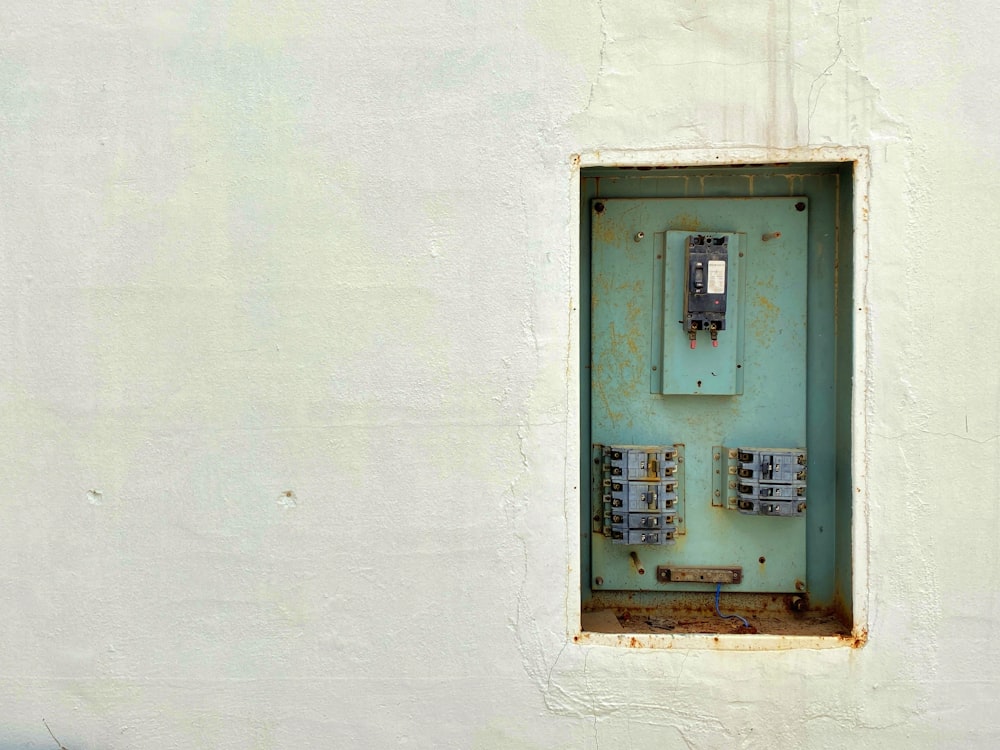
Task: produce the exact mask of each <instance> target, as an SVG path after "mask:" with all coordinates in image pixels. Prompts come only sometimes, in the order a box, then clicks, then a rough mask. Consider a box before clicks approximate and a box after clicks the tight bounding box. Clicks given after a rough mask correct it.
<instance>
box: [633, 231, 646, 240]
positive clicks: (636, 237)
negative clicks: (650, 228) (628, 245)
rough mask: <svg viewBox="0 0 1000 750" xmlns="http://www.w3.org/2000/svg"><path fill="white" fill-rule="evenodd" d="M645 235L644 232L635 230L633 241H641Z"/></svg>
mask: <svg viewBox="0 0 1000 750" xmlns="http://www.w3.org/2000/svg"><path fill="white" fill-rule="evenodd" d="M645 236H646V233H645V232H636V233H635V241H636V242H642V238H643V237H645Z"/></svg>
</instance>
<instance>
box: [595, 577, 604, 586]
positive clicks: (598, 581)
mask: <svg viewBox="0 0 1000 750" xmlns="http://www.w3.org/2000/svg"><path fill="white" fill-rule="evenodd" d="M594 583H596V584H597V585H598V586H603V585H604V579H603V578H601V577H600V576H597V578H595V579H594Z"/></svg>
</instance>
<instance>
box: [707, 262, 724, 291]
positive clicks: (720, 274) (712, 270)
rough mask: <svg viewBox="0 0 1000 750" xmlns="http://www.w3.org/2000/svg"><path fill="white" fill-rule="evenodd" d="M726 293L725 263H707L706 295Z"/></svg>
mask: <svg viewBox="0 0 1000 750" xmlns="http://www.w3.org/2000/svg"><path fill="white" fill-rule="evenodd" d="M725 292H726V261H724V260H710V261H708V293H709V294H725Z"/></svg>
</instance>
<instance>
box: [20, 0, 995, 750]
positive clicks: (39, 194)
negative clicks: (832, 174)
mask: <svg viewBox="0 0 1000 750" xmlns="http://www.w3.org/2000/svg"><path fill="white" fill-rule="evenodd" d="M998 33H1000V12H998V11H996V10H995V8H994V6H993V4H991V3H986V2H978V3H975V2H963V3H939V2H931V1H930V0H918V1H917V2H916V3H915V4H914V3H903V2H899V1H898V0H887V1H886V2H881V3H879V2H874V1H871V2H849V1H848V0H842V1H841V2H828V1H826V0H816V1H815V2H781V3H779V2H777V0H770V2H761V3H747V2H742V1H736V0H724V1H723V2H716V3H708V2H697V1H695V0H686V1H682V2H671V3H633V2H625V1H624V0H601V2H598V3H577V2H567V1H566V0H560V1H556V2H553V1H550V2H538V3H527V2H512V3H489V2H471V0H448V1H442V2H422V3H396V4H389V3H382V4H376V3H352V4H349V3H346V2H332V3H306V2H296V1H295V0H283V1H281V2H279V1H277V0H275V1H273V2H267V3H260V2H257V3H251V2H248V1H247V0H231V2H221V1H220V2H201V1H198V0H180V1H174V2H162V3H154V2H146V1H143V0H140V1H139V2H131V3H125V2H121V1H120V0H104V1H103V2H63V3H45V2H25V1H24V0H8V2H5V3H3V4H0V165H2V179H0V457H2V459H3V469H2V471H0V476H2V477H3V482H2V490H0V749H2V750H6V748H19V747H33V748H52V747H54V746H55V743H54V742H53V741H52V739H51V738H50V737H49V736H48V734H47V733H46V732H45V729H44V727H43V725H42V719H43V718H44V719H46V720H47V722H48V723H49V726H51V728H52V730H53V732H54V733H55V734H56V736H57V737H58V738H59V740H60V741H61V742H62V743H63V744H64V745H66V746H67V747H68V748H70V749H71V750H97V749H98V748H101V749H104V748H136V749H138V748H158V749H165V748H193V747H204V748H209V747H211V748H220V749H226V748H233V749H235V748H240V749H241V750H242V749H243V748H289V749H291V748H305V747H310V748H313V747H315V748H321V747H322V748H330V747H359V748H383V747H413V748H424V747H428V748H429V747H435V748H545V749H546V750H547V749H549V748H597V747H626V748H627V747H632V748H665V747H697V748H735V747H748V748H774V747H806V746H814V747H845V748H846V747H850V748H866V747H870V748H892V747H904V746H905V747H959V746H964V747H989V746H993V745H996V744H997V743H998V742H1000V727H998V724H997V718H996V717H997V710H996V709H997V705H998V699H997V697H996V692H997V682H998V678H997V672H998V668H1000V649H998V645H997V644H998V638H997V636H998V635H1000V632H998V631H1000V598H998V595H997V593H996V592H997V589H998V573H997V570H998V568H1000V552H998V547H997V545H996V538H997V535H998V531H1000V529H998V526H1000V513H998V510H997V505H998V503H997V497H998V491H1000V469H998V466H1000V460H998V459H1000V438H998V435H1000V383H998V378H997V375H996V367H997V363H998V361H1000V335H998V334H997V332H996V326H997V324H998V322H1000V320H998V319H1000V314H998V313H1000V295H998V294H997V293H996V289H997V287H998V285H1000V263H998V261H997V254H996V248H995V247H994V245H995V242H994V241H993V240H992V239H991V238H992V234H993V224H994V223H995V221H996V219H997V218H998V215H1000V211H998V209H997V203H996V198H995V189H996V184H997V169H998V168H1000V135H998V133H1000V129H998V128H997V125H996V119H997V118H996V115H997V112H998V111H1000V102H998V95H997V89H996V85H995V82H996V80H997V78H998V76H1000V54H998V53H997V52H996V50H995V41H994V40H995V39H996V38H997V36H998ZM830 144H836V145H842V146H857V147H868V148H870V153H871V183H870V215H869V220H870V224H869V231H870V242H869V247H868V251H869V274H870V275H869V286H868V290H867V293H868V297H869V300H870V327H869V329H868V330H867V331H866V332H865V335H866V336H867V337H868V342H867V343H868V346H869V349H870V353H871V360H870V363H869V368H868V372H869V377H870V381H869V393H868V396H869V399H868V429H869V430H870V433H869V434H868V435H867V445H868V452H867V455H866V456H865V459H866V463H867V468H868V482H869V488H870V518H869V528H870V532H871V548H870V556H869V559H868V560H867V561H866V562H867V564H868V566H869V568H870V573H871V593H870V596H869V598H868V600H867V602H868V605H869V607H870V612H869V625H870V640H869V642H868V644H867V645H866V646H865V647H864V648H862V649H850V648H839V649H832V650H826V651H811V650H800V651H785V652H757V653H733V652H713V651H700V650H694V651H692V650H685V651H680V652H670V651H646V650H630V649H613V648H604V647H581V646H578V645H574V644H567V638H566V627H567V602H570V603H571V602H572V599H573V594H572V587H573V585H574V584H575V581H576V579H577V571H576V561H575V559H573V556H572V555H571V554H570V553H569V550H571V549H573V548H574V543H572V541H571V539H570V536H571V533H572V532H571V530H570V529H569V525H568V524H567V518H568V517H569V516H570V515H571V511H570V509H571V508H572V506H573V504H574V503H575V502H576V490H575V488H574V487H573V486H572V477H573V476H574V473H575V469H574V463H573V462H574V461H575V460H576V459H575V458H574V457H573V456H572V455H569V456H567V450H566V446H567V444H570V443H572V441H573V439H574V437H573V436H574V435H575V430H576V424H575V421H574V418H573V415H574V414H575V411H576V401H575V398H576V396H575V394H576V383H575V382H567V380H568V378H567V374H568V373H569V372H571V371H572V357H571V353H572V351H573V350H574V344H573V336H574V335H575V332H574V331H575V329H574V327H573V326H574V325H575V317H574V316H575V313H574V312H573V310H574V308H575V306H576V305H577V304H578V303H579V300H578V299H576V298H574V297H573V295H572V290H573V289H574V286H575V280H574V278H573V274H572V271H571V269H572V268H573V263H572V259H571V252H572V247H573V238H574V234H575V232H576V225H575V223H574V220H573V215H574V211H575V209H574V206H575V201H576V196H575V195H574V194H573V192H572V189H571V184H572V182H571V171H572V170H571V156H572V155H573V154H575V153H581V152H588V153H592V152H594V151H599V150H601V149H607V148H618V149H671V148H688V149H690V148H719V147H734V148H735V147H763V148H770V149H773V150H772V151H771V152H770V153H772V154H773V155H774V158H776V159H781V155H782V153H783V152H781V151H780V149H786V148H794V147H805V146H823V145H830ZM570 380H572V379H570ZM567 477H569V481H567Z"/></svg>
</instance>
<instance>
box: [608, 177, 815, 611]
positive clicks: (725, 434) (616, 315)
mask: <svg viewBox="0 0 1000 750" xmlns="http://www.w3.org/2000/svg"><path fill="white" fill-rule="evenodd" d="M808 203H809V201H808V198H807V197H805V196H799V195H795V196H790V197H762V198H724V197H719V198H630V197H614V198H600V197H596V198H593V199H592V200H591V201H590V222H591V225H590V237H591V256H590V277H591V312H590V329H591V341H590V386H591V387H590V393H591V399H590V437H591V441H590V442H591V446H592V454H591V458H592V463H591V464H590V466H591V471H590V475H591V488H590V489H591V502H590V509H591V534H590V537H591V548H590V553H591V554H590V557H591V570H592V574H593V575H592V580H591V587H592V588H593V589H594V590H595V591H602V590H607V591H622V592H630V591H631V592H640V591H712V590H714V587H715V586H717V585H719V584H724V585H727V586H728V587H729V588H730V589H731V590H734V591H735V590H740V591H745V592H801V591H802V590H803V585H804V584H803V581H805V580H806V562H807V555H806V526H805V519H806V517H807V504H808V500H809V498H808V495H807V487H808V486H809V485H808V478H807V470H808V467H807V464H806V457H807V455H808V454H807V451H806V437H807V434H806V398H807V392H806V375H807V373H806V356H807V351H806V331H807V324H808V315H807V273H808V253H807V245H808ZM760 446H764V447H760ZM768 446H770V447H768Z"/></svg>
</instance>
